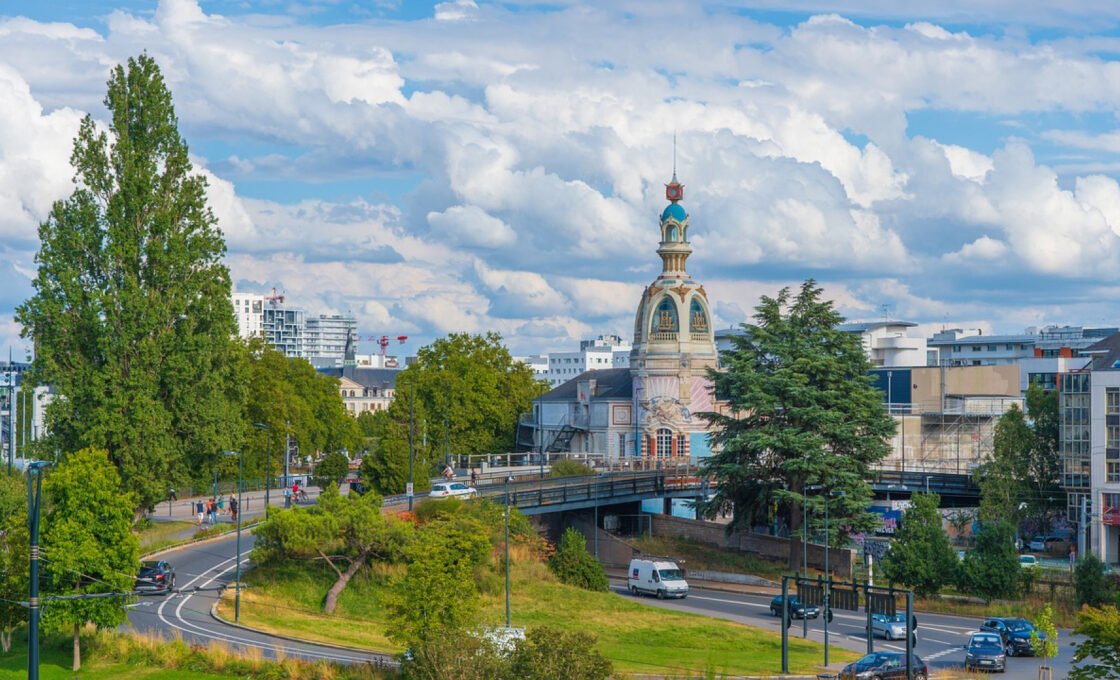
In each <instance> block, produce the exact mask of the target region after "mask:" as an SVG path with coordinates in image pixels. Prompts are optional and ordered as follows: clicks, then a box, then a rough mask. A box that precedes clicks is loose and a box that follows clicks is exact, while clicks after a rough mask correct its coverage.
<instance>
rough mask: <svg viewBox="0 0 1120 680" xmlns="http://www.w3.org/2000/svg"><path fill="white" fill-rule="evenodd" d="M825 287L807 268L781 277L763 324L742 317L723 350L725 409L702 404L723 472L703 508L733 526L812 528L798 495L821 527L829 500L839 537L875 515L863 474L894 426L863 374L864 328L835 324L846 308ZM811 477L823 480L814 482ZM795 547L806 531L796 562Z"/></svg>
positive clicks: (758, 314)
mask: <svg viewBox="0 0 1120 680" xmlns="http://www.w3.org/2000/svg"><path fill="white" fill-rule="evenodd" d="M821 293H822V291H821V289H820V288H819V287H818V286H817V285H816V282H814V281H813V280H812V279H810V280H808V281H806V282H805V283H803V284H802V285H801V288H800V290H798V291H797V293H796V294H794V293H793V292H792V291H791V290H790V289H789V288H783V289H782V290H781V291H780V292H779V293H778V295H777V297H769V296H763V297H762V300H761V302H760V303H759V305H758V306H757V307H755V320H756V323H754V324H743V329H744V331H745V333H744V334H743V335H741V336H737V337H735V338H733V343H734V346H733V347H732V348H731V349H730V350H728V351H725V352H723V354H722V355H721V357H720V358H721V363H722V365H723V369H724V370H722V371H711V372H710V374H709V375H710V378H711V380H712V383H713V385H714V387H715V397H716V399H717V400H719V401H721V402H723V404H725V408H724V409H723V410H721V411H720V412H718V413H706V414H702V415H703V416H704V417H705V418H706V419H707V420H708V421H709V423H710V424H711V431H712V434H711V441H712V444H713V446H712V449H713V450H714V451H716V453H715V454H714V455H712V456H711V457H709V458H707V459H705V461H704V473H705V474H706V475H709V476H711V477H713V478H714V479H715V480H716V481H717V482H718V484H717V487H716V493H715V495H714V497H713V498H712V500H710V501H709V502H707V503H705V504H704V505H703V506H702V509H703V510H704V511H705V512H706V514H707V515H708V516H715V515H717V514H719V513H721V512H731V513H733V514H732V519H731V523H730V526H729V529H746V530H749V529H750V528H751V527H753V526H756V525H769V524H771V523H772V522H775V521H777V520H779V519H783V518H784V519H785V523H786V524H788V526H789V529H790V531H791V532H794V534H793V535H797V534H799V533H801V532H802V531H804V530H805V529H804V528H803V518H802V516H801V515H802V513H801V507H802V502H803V501H804V502H806V503H807V504H808V506H809V509H810V512H811V513H812V517H813V520H814V521H813V523H812V524H813V526H814V528H816V529H818V530H819V529H821V528H823V521H822V519H823V516H824V504H825V502H826V500H827V502H828V511H829V514H830V516H831V521H830V523H829V534H830V536H829V537H828V540H830V541H832V543H833V544H834V545H835V544H836V543H838V542H839V538H840V536H841V535H842V534H843V533H845V532H850V531H868V530H871V529H872V528H874V526H875V525H876V523H877V521H878V520H877V519H876V518H875V517H874V516H873V515H872V514H871V513H870V512H868V510H867V508H868V507H869V506H870V505H871V498H872V493H871V487H870V485H869V484H868V483H867V481H866V479H867V477H868V474H869V472H870V469H871V466H872V465H874V464H875V463H877V462H879V461H880V460H882V459H883V458H884V457H886V455H887V454H888V453H889V450H890V446H889V444H888V442H887V440H888V439H889V438H890V437H891V435H893V434H894V427H895V425H894V421H893V420H892V419H891V417H890V416H889V415H888V414H887V412H886V409H885V408H884V407H883V395H882V393H881V392H879V391H878V390H876V389H875V388H874V387H873V386H872V385H871V382H870V379H869V378H868V375H867V371H868V369H869V367H870V365H869V363H868V360H867V357H866V355H865V354H864V352H863V348H862V347H861V346H860V344H859V339H858V338H857V337H855V336H854V335H852V334H851V333H847V332H844V331H842V330H840V329H838V328H837V326H838V325H839V324H840V323H841V322H842V321H843V317H841V316H840V314H839V313H837V312H836V310H835V309H833V306H832V302H831V301H828V300H823V299H822V297H821ZM810 485H820V487H821V489H820V490H818V491H813V492H809V491H808V490H807V489H806V487H809V486H810ZM830 496H831V498H829V497H830ZM800 558H801V547H800V544H799V542H797V541H791V542H790V557H789V560H790V567H791V568H795V569H796V568H797V567H798V565H799V564H800Z"/></svg>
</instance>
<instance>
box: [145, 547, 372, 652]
mask: <svg viewBox="0 0 1120 680" xmlns="http://www.w3.org/2000/svg"><path fill="white" fill-rule="evenodd" d="M250 552H251V550H246V551H244V552H243V553H242V554H241V557H242V561H243V559H244V557H245V556H246V555H248V554H249V553H250ZM236 560H237V558H236V557H230V558H228V559H226V560H223V561H221V562H219V563H218V564H216V565H214V566H213V567H212V568H211V569H210V570H209V571H213V572H215V573H214V576H213V577H211V578H210V579H209V580H208V581H207V582H206V583H205V584H203V585H202V586H200V587H206V586H207V585H209V584H211V583H213V582H214V580H215V579H217V578H218V577H219V576H221V575H223V574H225V573H227V572H228V571H229V570H230V569H233V568H234V566H236V565H233V566H229V567H226V568H225V569H220V567H222V566H223V565H226V564H228V563H230V562H234V561H236ZM209 571H208V572H205V573H202V574H199V575H198V576H196V577H194V578H193V579H191V580H190V581H188V582H187V583H186V586H190V585H192V584H194V583H195V582H196V581H198V580H199V579H201V578H203V577H204V576H206V575H207V573H209ZM193 596H194V593H189V594H187V595H186V596H184V597H182V598H181V601H180V602H179V604H178V606H177V607H176V608H175V614H174V617H175V618H177V619H178V620H179V622H180V623H182V624H183V626H187V627H186V628H184V627H183V626H179V625H176V624H175V623H173V622H172V621H170V620H169V619H168V618H167V617H166V616H164V613H163V608H164V607H166V606H167V603H168V601H167V600H164V602H162V603H161V604H160V606H159V609H157V610H156V614H157V615H158V616H159V618H160V620H161V621H163V622H164V624H166V625H168V626H170V627H171V628H174V629H176V630H179V631H182V632H184V633H189V634H191V635H195V636H197V637H201V638H206V639H210V640H218V641H221V642H233V643H236V644H238V645H241V646H244V647H255V648H256V649H261V650H268V651H276V650H278V649H280V650H283V651H284V652H285V653H287V654H288V655H289V656H303V657H310V658H323V659H328V660H331V661H347V662H351V663H365V662H366V661H368V660H369V659H368V657H354V656H347V655H344V654H338V653H334V652H308V651H305V650H299V649H296V648H293V647H286V646H283V645H279V644H277V645H268V644H262V643H260V642H259V641H256V640H250V639H247V638H243V637H240V636H237V635H231V634H229V633H224V632H223V633H217V634H215V633H214V632H212V631H209V630H207V629H205V628H203V627H201V626H198V625H195V624H194V623H191V622H190V621H188V620H187V619H185V618H183V616H182V609H183V605H185V604H186V603H187V600H189V599H190V598H191V597H193ZM309 644H313V643H309ZM372 653H373V652H371V654H372Z"/></svg>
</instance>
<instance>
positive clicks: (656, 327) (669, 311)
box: [653, 297, 677, 333]
mask: <svg viewBox="0 0 1120 680" xmlns="http://www.w3.org/2000/svg"><path fill="white" fill-rule="evenodd" d="M653 332H654V333H676V332H677V306H676V305H675V304H673V301H672V300H670V299H669V298H668V297H666V298H663V299H662V300H661V302H660V303H659V304H658V305H657V309H656V310H655V311H654V313H653Z"/></svg>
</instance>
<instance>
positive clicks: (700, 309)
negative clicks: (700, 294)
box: [688, 298, 708, 333]
mask: <svg viewBox="0 0 1120 680" xmlns="http://www.w3.org/2000/svg"><path fill="white" fill-rule="evenodd" d="M688 318H689V323H690V325H691V332H692V333H707V332H708V315H707V314H705V313H704V305H702V304H700V301H699V300H697V299H696V298H693V299H692V304H691V305H689V312H688Z"/></svg>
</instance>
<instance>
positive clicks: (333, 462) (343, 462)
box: [311, 451, 350, 488]
mask: <svg viewBox="0 0 1120 680" xmlns="http://www.w3.org/2000/svg"><path fill="white" fill-rule="evenodd" d="M311 472H312V479H313V480H314V482H315V486H317V487H319V488H324V487H326V486H327V485H328V484H334V485H335V486H336V487H337V486H338V485H339V484H341V483H342V480H344V479H346V475H348V474H350V459H349V458H347V457H346V454H344V453H341V452H339V451H332V452H330V453H328V454H327V455H325V456H323V460H321V461H319V462H318V463H316V464H315V467H314V469H313V470H312V471H311Z"/></svg>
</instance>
